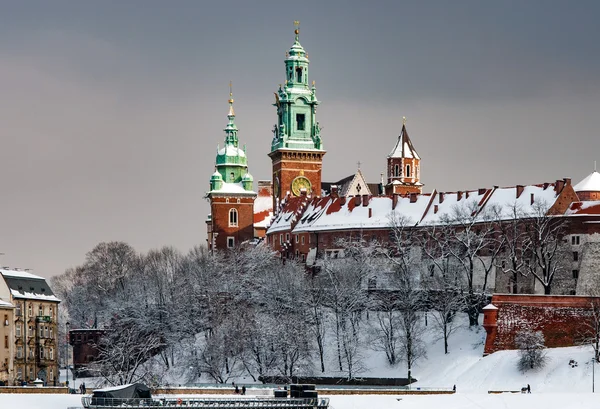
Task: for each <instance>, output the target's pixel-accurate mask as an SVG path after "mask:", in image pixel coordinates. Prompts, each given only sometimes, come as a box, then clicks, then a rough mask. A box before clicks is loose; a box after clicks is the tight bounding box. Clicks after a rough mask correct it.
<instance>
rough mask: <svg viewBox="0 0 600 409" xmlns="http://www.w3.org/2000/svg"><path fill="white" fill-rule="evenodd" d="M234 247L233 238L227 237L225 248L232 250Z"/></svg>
mask: <svg viewBox="0 0 600 409" xmlns="http://www.w3.org/2000/svg"><path fill="white" fill-rule="evenodd" d="M234 247H235V237H227V248H228V249H232V248H234Z"/></svg>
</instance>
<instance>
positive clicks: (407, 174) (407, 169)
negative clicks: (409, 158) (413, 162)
mask: <svg viewBox="0 0 600 409" xmlns="http://www.w3.org/2000/svg"><path fill="white" fill-rule="evenodd" d="M406 177H407V178H409V177H410V165H406Z"/></svg>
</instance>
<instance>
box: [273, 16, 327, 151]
mask: <svg viewBox="0 0 600 409" xmlns="http://www.w3.org/2000/svg"><path fill="white" fill-rule="evenodd" d="M294 24H295V25H296V30H295V31H294V32H295V35H296V36H295V41H294V44H293V45H292V47H291V48H290V49H289V51H288V52H287V53H286V58H285V78H286V79H285V85H284V86H281V84H280V85H279V89H278V90H277V92H275V104H274V106H275V107H276V108H277V124H275V126H274V127H273V140H272V142H271V152H273V151H275V150H277V149H281V148H283V149H285V148H290V149H303V150H306V149H310V150H323V145H322V142H321V135H320V133H321V129H320V126H319V122H317V120H316V110H317V105H318V104H319V103H320V102H319V101H318V100H317V96H316V94H315V91H316V88H315V83H314V81H313V83H312V86H309V80H308V64H309V60H308V54H307V53H306V51H304V48H303V47H302V45H301V44H300V40H299V36H300V30H299V28H298V25H299V23H298V22H294Z"/></svg>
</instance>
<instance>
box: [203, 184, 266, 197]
mask: <svg viewBox="0 0 600 409" xmlns="http://www.w3.org/2000/svg"><path fill="white" fill-rule="evenodd" d="M208 193H209V194H214V193H230V194H244V195H248V196H252V195H255V194H256V192H254V191H252V190H246V189H244V186H243V185H242V183H229V182H223V185H222V186H221V189H217V190H211V191H210V192H208Z"/></svg>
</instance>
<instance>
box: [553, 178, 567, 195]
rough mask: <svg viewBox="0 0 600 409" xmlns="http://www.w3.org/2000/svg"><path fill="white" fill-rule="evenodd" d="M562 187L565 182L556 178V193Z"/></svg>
mask: <svg viewBox="0 0 600 409" xmlns="http://www.w3.org/2000/svg"><path fill="white" fill-rule="evenodd" d="M563 187H565V182H564V181H562V180H560V179H557V180H556V184H555V185H554V191H555V192H556V193H560V192H561V191H562V190H563Z"/></svg>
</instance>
